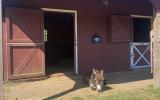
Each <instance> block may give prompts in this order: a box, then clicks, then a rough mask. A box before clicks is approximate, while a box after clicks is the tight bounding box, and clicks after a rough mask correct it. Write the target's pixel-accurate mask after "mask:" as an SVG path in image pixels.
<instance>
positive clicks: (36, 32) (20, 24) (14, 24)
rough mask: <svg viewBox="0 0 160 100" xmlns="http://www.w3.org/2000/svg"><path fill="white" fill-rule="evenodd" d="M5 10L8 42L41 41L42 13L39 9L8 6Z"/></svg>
mask: <svg viewBox="0 0 160 100" xmlns="http://www.w3.org/2000/svg"><path fill="white" fill-rule="evenodd" d="M6 12H7V18H8V20H7V25H8V30H9V33H8V42H20V43H22V42H24V43H26V42H39V43H41V42H42V41H43V29H42V27H43V21H42V19H43V14H42V11H41V10H39V9H27V8H8V9H7V11H6ZM39 15H41V16H39ZM34 22H35V23H34Z"/></svg>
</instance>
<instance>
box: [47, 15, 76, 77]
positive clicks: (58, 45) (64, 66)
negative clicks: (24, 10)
mask: <svg viewBox="0 0 160 100" xmlns="http://www.w3.org/2000/svg"><path fill="white" fill-rule="evenodd" d="M73 18H74V17H73V16H72V15H71V14H67V13H54V12H45V13H44V28H45V30H47V41H46V42H45V57H46V58H45V59H46V61H45V62H46V74H52V73H59V72H73V71H74V19H73Z"/></svg>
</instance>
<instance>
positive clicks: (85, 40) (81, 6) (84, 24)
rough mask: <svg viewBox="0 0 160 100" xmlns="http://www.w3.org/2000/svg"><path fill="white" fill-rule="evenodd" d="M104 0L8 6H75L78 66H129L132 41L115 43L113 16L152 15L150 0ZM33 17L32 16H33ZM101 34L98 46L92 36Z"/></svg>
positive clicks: (28, 0)
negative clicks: (105, 1)
mask: <svg viewBox="0 0 160 100" xmlns="http://www.w3.org/2000/svg"><path fill="white" fill-rule="evenodd" d="M102 1H103V0H4V5H5V6H12V7H27V8H54V9H71V10H77V12H78V65H79V73H85V72H87V70H90V68H92V67H94V68H100V69H101V68H102V69H104V70H105V72H113V71H122V70H127V69H129V65H130V58H129V57H130V56H129V52H130V48H129V43H111V42H110V39H109V37H110V32H109V15H110V14H123V15H130V14H134V15H146V16H152V5H151V3H150V2H149V0H109V7H105V6H104V4H103V3H102ZM31 20H32V19H31ZM95 33H100V34H101V36H102V43H101V44H100V45H94V44H92V42H91V38H92V36H93V35H94V34H95Z"/></svg>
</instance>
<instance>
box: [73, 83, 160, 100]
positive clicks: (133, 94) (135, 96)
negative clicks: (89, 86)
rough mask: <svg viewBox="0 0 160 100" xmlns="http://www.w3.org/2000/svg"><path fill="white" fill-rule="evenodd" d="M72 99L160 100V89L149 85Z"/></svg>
mask: <svg viewBox="0 0 160 100" xmlns="http://www.w3.org/2000/svg"><path fill="white" fill-rule="evenodd" d="M71 100H160V89H154V88H153V86H149V87H147V88H145V89H135V90H130V91H129V90H128V91H124V92H118V93H114V94H111V95H108V94H103V93H102V95H92V96H86V97H74V98H72V99H71Z"/></svg>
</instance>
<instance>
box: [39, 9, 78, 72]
mask: <svg viewBox="0 0 160 100" xmlns="http://www.w3.org/2000/svg"><path fill="white" fill-rule="evenodd" d="M41 9H42V10H43V11H47V12H57V13H70V14H74V70H75V73H76V74H78V45H77V44H78V41H77V39H78V37H77V11H76V10H66V9H52V8H41Z"/></svg>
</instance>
